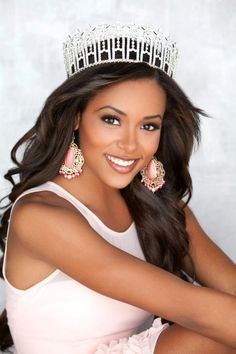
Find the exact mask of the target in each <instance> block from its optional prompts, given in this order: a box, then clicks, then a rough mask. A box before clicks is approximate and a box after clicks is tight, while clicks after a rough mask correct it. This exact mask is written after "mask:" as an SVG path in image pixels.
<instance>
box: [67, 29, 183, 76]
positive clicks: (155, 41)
mask: <svg viewBox="0 0 236 354" xmlns="http://www.w3.org/2000/svg"><path fill="white" fill-rule="evenodd" d="M63 51H64V60H65V66H66V71H67V75H68V77H69V76H72V75H73V74H75V73H78V72H80V71H82V70H84V69H86V68H88V67H91V66H95V65H99V64H103V63H113V62H134V63H139V62H145V63H147V64H148V65H150V66H151V67H154V68H158V69H161V70H162V71H164V72H165V73H166V74H168V75H169V76H170V77H172V76H173V75H174V72H175V67H176V62H177V56H178V50H177V48H176V44H175V42H173V41H172V40H171V39H170V38H169V37H166V36H165V35H164V34H163V33H162V32H161V31H160V30H154V29H152V28H151V27H146V28H145V27H142V26H138V25H121V24H112V25H105V24H103V25H98V26H97V27H91V28H90V29H88V30H86V31H79V30H78V31H77V32H76V33H75V34H74V35H73V36H71V37H70V39H69V40H68V41H66V42H65V43H64V44H63Z"/></svg>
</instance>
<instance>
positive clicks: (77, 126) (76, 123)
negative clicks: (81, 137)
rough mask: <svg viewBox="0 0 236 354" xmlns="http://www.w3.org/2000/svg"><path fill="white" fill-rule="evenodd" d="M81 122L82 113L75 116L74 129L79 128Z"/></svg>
mask: <svg viewBox="0 0 236 354" xmlns="http://www.w3.org/2000/svg"><path fill="white" fill-rule="evenodd" d="M79 123H80V114H78V115H77V116H76V118H75V126H74V130H77V129H79Z"/></svg>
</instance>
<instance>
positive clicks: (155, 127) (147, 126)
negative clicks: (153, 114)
mask: <svg viewBox="0 0 236 354" xmlns="http://www.w3.org/2000/svg"><path fill="white" fill-rule="evenodd" d="M142 129H144V130H148V131H149V132H150V131H154V130H159V129H160V126H159V125H157V124H154V123H148V124H144V125H142Z"/></svg>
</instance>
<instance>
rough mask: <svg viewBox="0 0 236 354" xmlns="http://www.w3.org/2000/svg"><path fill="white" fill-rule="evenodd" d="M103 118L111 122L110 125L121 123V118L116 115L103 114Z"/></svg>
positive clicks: (106, 121) (108, 122)
mask: <svg viewBox="0 0 236 354" xmlns="http://www.w3.org/2000/svg"><path fill="white" fill-rule="evenodd" d="M101 119H102V120H103V121H104V122H105V123H107V124H110V125H120V120H119V118H117V117H116V116H112V115H105V116H102V117H101Z"/></svg>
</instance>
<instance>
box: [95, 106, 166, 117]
mask: <svg viewBox="0 0 236 354" xmlns="http://www.w3.org/2000/svg"><path fill="white" fill-rule="evenodd" d="M104 108H110V109H112V110H113V111H115V112H116V113H119V114H121V115H122V116H126V115H127V114H126V113H124V112H122V111H121V110H120V109H118V108H115V107H113V106H110V105H107V106H103V107H101V108H99V109H97V110H96V111H95V112H98V111H101V110H102V109H104ZM151 118H160V119H162V116H161V115H160V114H154V115H151V116H145V117H144V119H151Z"/></svg>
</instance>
